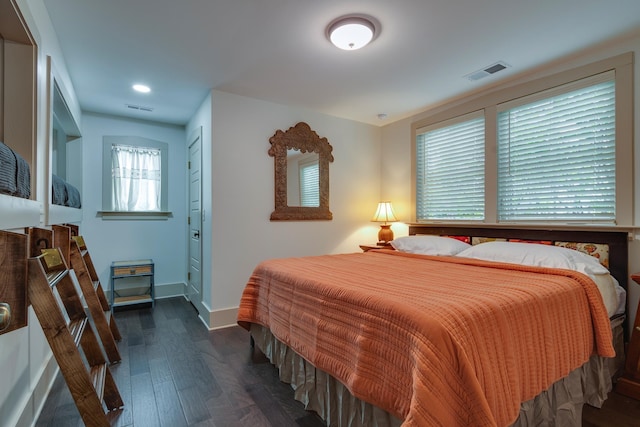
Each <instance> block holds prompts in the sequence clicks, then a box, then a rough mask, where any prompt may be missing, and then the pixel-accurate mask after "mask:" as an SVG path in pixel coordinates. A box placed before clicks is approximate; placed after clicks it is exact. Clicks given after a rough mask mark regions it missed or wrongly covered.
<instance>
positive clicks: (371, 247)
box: [360, 243, 395, 252]
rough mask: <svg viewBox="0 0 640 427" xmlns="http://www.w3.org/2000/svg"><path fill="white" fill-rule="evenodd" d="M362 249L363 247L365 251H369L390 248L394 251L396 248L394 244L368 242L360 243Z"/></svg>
mask: <svg viewBox="0 0 640 427" xmlns="http://www.w3.org/2000/svg"><path fill="white" fill-rule="evenodd" d="M360 249H362V251H363V252H368V251H371V250H375V249H390V250H392V251H394V250H395V248H394V247H393V246H391V245H390V244H386V245H379V244H377V243H371V244H368V245H360Z"/></svg>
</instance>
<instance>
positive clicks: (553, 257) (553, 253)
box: [457, 242, 609, 275]
mask: <svg viewBox="0 0 640 427" xmlns="http://www.w3.org/2000/svg"><path fill="white" fill-rule="evenodd" d="M457 256H461V257H466V258H476V259H484V260H487V261H498V262H508V263H512V264H523V265H533V266H540V267H552V268H564V269H567V270H575V271H579V272H580V273H583V274H587V275H593V274H605V273H609V270H607V269H606V268H604V267H603V266H602V264H600V262H598V260H597V259H595V258H594V257H592V256H589V255H587V254H584V253H582V252H578V251H576V250H573V249H567V248H563V247H560V246H552V245H541V244H538V243H517V242H487V243H481V244H479V245H475V246H472V247H471V248H469V249H466V250H464V251H463V252H460V253H458V254H457Z"/></svg>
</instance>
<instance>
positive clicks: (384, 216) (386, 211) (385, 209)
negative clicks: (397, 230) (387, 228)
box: [371, 202, 398, 224]
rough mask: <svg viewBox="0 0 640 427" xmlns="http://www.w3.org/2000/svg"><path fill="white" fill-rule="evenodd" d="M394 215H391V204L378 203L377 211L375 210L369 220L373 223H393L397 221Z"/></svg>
mask: <svg viewBox="0 0 640 427" xmlns="http://www.w3.org/2000/svg"><path fill="white" fill-rule="evenodd" d="M397 220H398V218H396V215H395V214H394V213H393V208H392V207H391V202H380V203H378V209H377V210H376V213H375V215H373V218H371V221H375V222H384V223H385V224H386V223H387V222H393V221H397Z"/></svg>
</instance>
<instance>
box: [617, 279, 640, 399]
mask: <svg viewBox="0 0 640 427" xmlns="http://www.w3.org/2000/svg"><path fill="white" fill-rule="evenodd" d="M631 279H632V280H633V281H634V282H636V283H637V284H640V273H636V274H632V275H631ZM639 314H640V302H638V310H637V311H636V319H635V321H634V322H633V329H631V339H630V340H629V347H627V361H626V363H625V366H624V374H622V376H621V377H620V378H619V379H618V384H617V386H616V391H617V392H618V393H620V394H624V395H625V396H629V397H632V398H634V399H637V400H640V315H639Z"/></svg>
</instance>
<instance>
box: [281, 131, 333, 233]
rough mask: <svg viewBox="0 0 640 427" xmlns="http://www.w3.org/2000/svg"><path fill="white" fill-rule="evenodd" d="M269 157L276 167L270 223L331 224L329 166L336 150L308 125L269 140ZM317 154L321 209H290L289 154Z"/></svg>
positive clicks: (298, 207) (291, 207) (299, 207)
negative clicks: (307, 221)
mask: <svg viewBox="0 0 640 427" xmlns="http://www.w3.org/2000/svg"><path fill="white" fill-rule="evenodd" d="M269 143H270V144H271V148H269V156H271V157H273V158H274V166H275V170H274V172H275V210H274V211H273V212H272V213H271V221H306V220H331V219H333V214H332V213H331V211H330V210H329V162H333V154H331V152H332V151H333V147H332V146H331V144H329V141H328V140H327V138H321V137H320V136H318V134H317V133H316V132H314V131H313V130H311V127H310V126H309V125H308V124H306V123H305V122H299V123H297V124H296V125H295V126H292V127H290V128H289V129H288V130H287V131H286V132H283V131H282V130H277V131H276V133H275V134H273V136H272V137H271V138H269ZM290 149H293V150H299V151H301V152H302V153H307V152H309V153H318V172H319V185H320V206H317V207H307V206H289V205H288V204H287V150H290Z"/></svg>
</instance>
